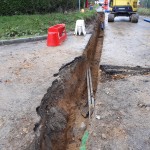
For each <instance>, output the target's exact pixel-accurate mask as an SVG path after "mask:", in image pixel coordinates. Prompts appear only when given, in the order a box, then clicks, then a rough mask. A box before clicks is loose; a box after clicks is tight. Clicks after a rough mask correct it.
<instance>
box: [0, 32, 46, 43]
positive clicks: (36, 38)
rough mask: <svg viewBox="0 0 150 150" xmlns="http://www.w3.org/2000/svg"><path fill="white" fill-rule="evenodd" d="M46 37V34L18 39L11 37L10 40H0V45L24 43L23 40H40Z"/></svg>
mask: <svg viewBox="0 0 150 150" xmlns="http://www.w3.org/2000/svg"><path fill="white" fill-rule="evenodd" d="M46 38H47V35H43V36H36V37H30V38H20V39H11V40H0V46H3V45H10V44H16V43H25V42H34V41H40V40H45V39H46Z"/></svg>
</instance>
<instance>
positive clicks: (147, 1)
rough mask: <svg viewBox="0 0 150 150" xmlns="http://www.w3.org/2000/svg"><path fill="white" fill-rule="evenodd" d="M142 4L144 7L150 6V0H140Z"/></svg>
mask: <svg viewBox="0 0 150 150" xmlns="http://www.w3.org/2000/svg"><path fill="white" fill-rule="evenodd" d="M140 6H141V7H144V8H150V0H140Z"/></svg>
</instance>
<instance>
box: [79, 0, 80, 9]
mask: <svg viewBox="0 0 150 150" xmlns="http://www.w3.org/2000/svg"><path fill="white" fill-rule="evenodd" d="M79 11H80V0H79Z"/></svg>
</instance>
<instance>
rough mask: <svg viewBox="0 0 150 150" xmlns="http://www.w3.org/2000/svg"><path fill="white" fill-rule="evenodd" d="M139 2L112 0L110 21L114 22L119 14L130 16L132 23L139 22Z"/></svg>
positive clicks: (135, 0)
mask: <svg viewBox="0 0 150 150" xmlns="http://www.w3.org/2000/svg"><path fill="white" fill-rule="evenodd" d="M137 3H138V0H110V1H109V7H110V13H109V15H108V22H114V18H115V17H117V16H128V17H129V18H130V21H131V22H132V23H137V22H138V19H139V15H138V14H137Z"/></svg>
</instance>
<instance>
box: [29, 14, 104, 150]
mask: <svg viewBox="0 0 150 150" xmlns="http://www.w3.org/2000/svg"><path fill="white" fill-rule="evenodd" d="M103 22H104V14H103V13H101V14H98V15H97V18H96V22H95V26H94V31H93V34H92V36H91V38H90V40H89V43H88V45H87V46H86V48H85V51H84V52H83V55H82V56H80V57H76V58H75V59H74V60H73V61H72V62H70V63H68V64H66V65H64V66H63V67H61V68H60V69H59V72H58V73H57V74H55V75H54V76H57V79H56V80H55V81H53V83H52V86H51V87H50V88H48V90H47V93H46V94H45V95H44V97H43V99H42V101H41V104H40V106H39V107H37V109H36V110H37V114H38V115H39V116H40V117H41V119H40V122H38V123H36V125H35V128H34V131H35V133H36V139H35V141H34V142H33V143H32V144H31V145H30V146H29V148H28V149H36V150H38V149H39V150H51V149H52V150H62V149H63V150H65V149H69V150H76V149H79V146H80V140H81V137H82V134H83V133H84V130H82V131H81V130H80V126H81V123H82V122H84V123H85V124H86V126H87V127H88V119H86V117H87V115H85V116H84V117H83V116H82V114H81V113H82V112H83V110H86V109H87V108H88V104H87V85H86V70H87V68H89V67H90V68H91V73H92V79H93V89H94V92H96V88H97V80H98V75H99V61H100V55H101V50H102V43H103V28H101V24H102V23H103Z"/></svg>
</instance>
